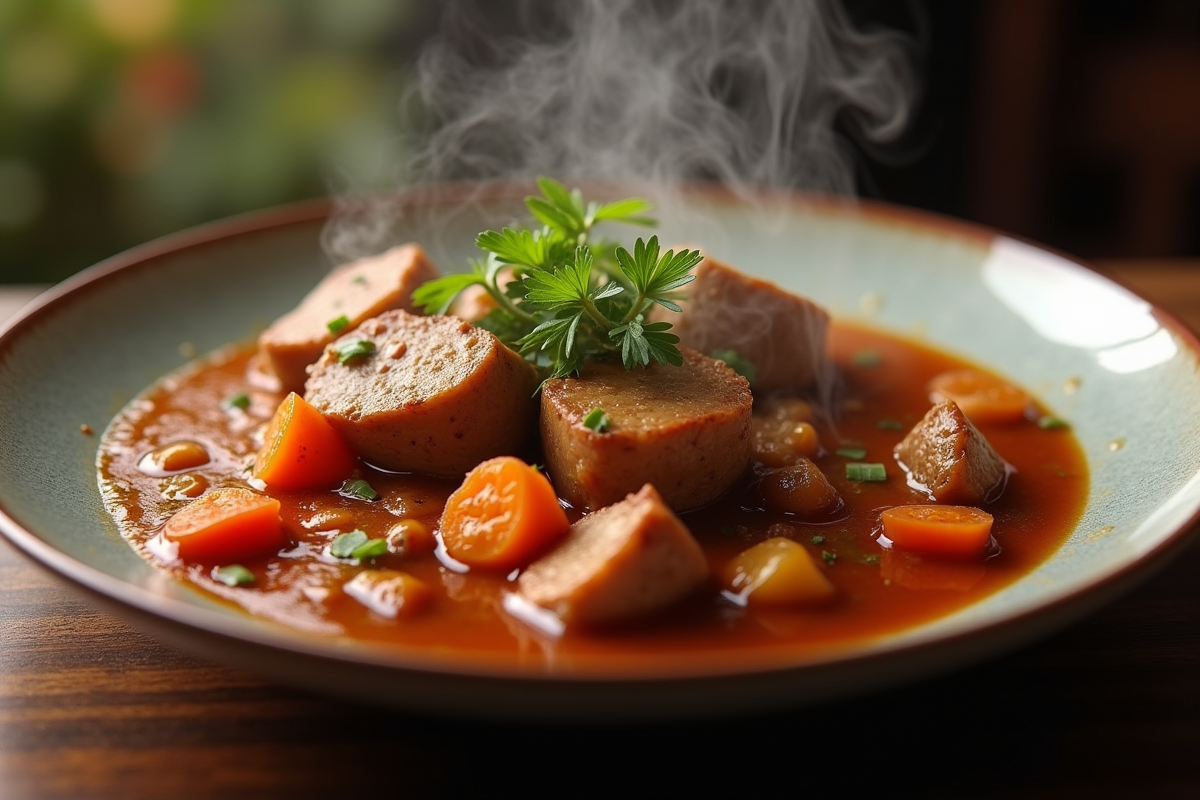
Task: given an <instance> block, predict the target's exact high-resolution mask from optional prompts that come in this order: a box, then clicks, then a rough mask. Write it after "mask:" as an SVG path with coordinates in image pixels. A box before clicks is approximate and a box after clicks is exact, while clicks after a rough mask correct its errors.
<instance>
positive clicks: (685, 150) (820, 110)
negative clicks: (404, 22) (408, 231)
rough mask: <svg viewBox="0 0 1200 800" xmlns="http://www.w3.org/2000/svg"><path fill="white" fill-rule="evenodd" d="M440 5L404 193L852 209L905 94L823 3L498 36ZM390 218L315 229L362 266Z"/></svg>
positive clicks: (567, 24)
mask: <svg viewBox="0 0 1200 800" xmlns="http://www.w3.org/2000/svg"><path fill="white" fill-rule="evenodd" d="M482 8H483V6H482V5H481V6H478V7H475V8H474V9H472V7H471V6H469V5H467V4H465V3H463V2H448V3H447V4H446V10H445V15H444V18H443V25H442V28H441V31H440V33H439V35H438V36H437V37H436V38H434V39H433V40H432V41H431V42H430V43H429V44H428V46H427V48H426V49H425V50H424V52H423V53H422V54H421V56H420V59H419V62H418V69H417V79H416V82H415V85H414V88H413V91H414V93H415V95H416V97H415V98H413V100H415V102H414V103H409V104H406V108H415V109H417V110H418V112H419V116H420V117H421V119H422V120H423V121H424V125H425V138H424V139H423V140H422V141H421V143H420V144H419V146H418V147H417V148H416V153H415V157H414V158H413V159H412V160H411V161H410V162H409V163H407V164H405V165H403V166H402V168H401V175H400V176H399V179H398V182H399V184H400V185H401V186H405V187H408V186H415V185H424V184H431V183H437V182H442V181H447V180H462V179H472V180H473V179H501V178H519V179H527V178H531V177H533V176H536V175H539V174H546V175H552V176H554V177H556V178H558V179H560V180H564V181H572V180H583V179H604V180H615V181H622V180H636V181H638V182H646V183H651V184H656V185H661V186H670V185H672V184H675V183H678V182H679V181H684V180H710V181H716V182H719V183H721V184H723V185H724V186H725V187H727V188H728V189H730V190H732V191H734V192H736V193H738V194H741V195H746V196H749V195H750V193H751V192H752V190H754V189H755V188H757V187H764V186H765V187H782V188H790V189H801V190H807V191H814V192H821V193H828V194H836V195H852V194H853V193H854V187H855V174H854V156H853V149H852V146H851V144H850V143H849V141H848V140H847V138H846V137H847V136H850V137H854V138H857V139H858V140H859V141H861V142H863V143H867V144H870V143H881V142H887V141H889V140H894V139H895V138H896V137H898V136H899V135H900V134H901V133H902V132H903V130H904V128H905V126H906V123H907V121H908V116H909V112H910V108H911V106H912V99H913V94H914V81H913V77H912V72H911V66H910V52H909V42H908V40H907V39H906V38H905V37H903V36H902V35H900V34H898V33H896V32H893V31H881V30H876V31H860V30H857V29H856V28H855V27H854V25H853V24H852V23H851V20H850V19H849V17H848V15H847V14H846V12H845V11H844V10H843V8H842V7H841V6H840V5H838V4H837V3H836V2H833V1H828V2H827V1H825V0H713V1H712V2H707V1H705V0H672V1H671V2H650V1H649V0H569V1H567V0H564V1H562V2H541V3H533V2H525V3H522V4H521V5H520V6H519V10H520V12H521V13H520V20H521V21H522V23H523V26H522V28H521V30H520V31H518V32H515V33H512V34H504V33H499V32H497V31H496V30H495V29H494V28H495V26H493V25H491V24H490V23H487V22H484V21H482V20H481V19H480V17H479V12H480V11H481V9H482ZM393 213H395V209H394V208H393V207H391V206H388V205H387V204H383V203H381V202H370V203H364V202H355V201H348V202H345V203H344V204H343V206H342V207H341V209H340V213H339V214H338V215H336V216H335V218H334V220H333V223H332V224H331V226H330V228H329V229H328V230H327V231H326V237H325V243H326V247H327V249H329V251H330V254H331V255H332V256H333V257H334V258H336V259H338V260H344V259H348V258H353V257H357V256H361V255H364V254H366V253H370V252H377V251H378V250H380V249H381V248H382V246H383V245H384V244H385V242H384V241H383V239H384V238H385V237H386V236H387V235H388V234H389V232H390V219H389V218H390V215H391V214H393Z"/></svg>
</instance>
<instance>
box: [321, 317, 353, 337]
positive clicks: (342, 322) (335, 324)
mask: <svg viewBox="0 0 1200 800" xmlns="http://www.w3.org/2000/svg"><path fill="white" fill-rule="evenodd" d="M349 324H350V318H349V317H347V316H346V315H345V314H342V315H341V316H340V317H338V318H337V319H331V320H329V322H326V323H325V327H326V328H329V332H330V333H337V332H338V331H341V330H345V329H346V326H348V325H349Z"/></svg>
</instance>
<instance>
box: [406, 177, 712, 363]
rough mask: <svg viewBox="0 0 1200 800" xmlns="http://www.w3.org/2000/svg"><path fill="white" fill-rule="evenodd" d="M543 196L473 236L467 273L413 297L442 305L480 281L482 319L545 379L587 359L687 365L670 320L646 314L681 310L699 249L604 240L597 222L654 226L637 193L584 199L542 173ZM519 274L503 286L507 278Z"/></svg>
mask: <svg viewBox="0 0 1200 800" xmlns="http://www.w3.org/2000/svg"><path fill="white" fill-rule="evenodd" d="M537 185H538V189H540V190H541V196H540V197H527V198H525V205H526V208H527V209H528V210H529V212H530V214H531V215H532V216H533V218H534V219H533V220H532V223H531V224H528V225H525V226H519V227H511V228H504V229H502V230H499V231H496V230H488V231H484V232H482V233H480V234H479V235H478V236H477V237H476V238H475V245H476V246H477V247H478V248H479V249H480V250H482V251H483V254H484V255H483V257H482V258H477V259H473V260H471V262H470V267H471V269H470V271H469V272H466V273H461V272H459V273H454V274H451V275H447V276H445V277H442V278H438V279H435V280H433V281H429V282H427V283H424V284H422V285H421V286H419V287H418V288H417V290H416V291H415V292H414V293H413V302H415V303H416V304H417V305H418V306H420V307H421V308H422V309H424V311H425V312H426V313H430V314H441V313H445V312H446V309H448V308H449V307H450V305H451V303H453V302H454V298H455V297H457V296H458V294H459V293H460V292H462V291H463V290H464V289H466V288H467V287H469V286H480V287H482V288H483V289H484V291H486V292H487V293H488V295H489V297H491V299H492V300H494V301H495V302H496V305H497V307H496V308H495V309H494V310H493V311H491V313H489V314H488V315H487V317H486V318H485V319H484V320H482V321H481V322H480V325H481V326H482V327H485V328H487V329H488V330H490V331H491V332H492V333H494V334H496V335H497V336H498V337H500V339H501V340H502V341H503V342H504V343H505V344H507V345H509V346H511V347H512V348H513V349H515V350H518V351H520V353H521V355H523V356H525V357H526V358H527V359H529V360H530V361H531V362H533V363H534V364H535V365H537V366H538V368H539V369H540V371H541V373H542V375H543V377H550V378H558V377H562V376H565V375H571V374H578V372H579V370H580V368H581V367H582V366H583V363H584V361H586V360H587V359H589V358H593V357H598V356H599V357H603V356H618V357H620V359H621V361H622V363H623V364H624V365H625V367H626V368H627V369H633V368H634V367H638V366H647V365H649V364H650V363H651V362H652V361H653V362H656V363H659V364H672V365H674V366H680V365H682V364H683V354H682V353H681V352H680V350H679V348H678V347H676V346H675V345H676V343H677V342H678V341H679V337H678V336H676V335H675V334H673V333H668V332H667V331H668V329H669V328H670V327H671V324H670V323H669V322H650V321H648V320H647V317H648V316H649V314H650V311H651V309H653V308H654V307H655V306H662V307H663V308H666V309H669V310H671V311H680V310H681V308H680V306H679V303H678V302H677V301H678V300H679V299H681V295H680V293H679V291H678V290H679V289H680V288H681V287H682V286H684V284H686V283H688V282H690V281H691V280H693V278H694V277H695V276H694V275H692V272H691V271H692V268H693V267H695V266H696V264H698V263H699V262H700V259H701V255H700V252H699V251H697V250H683V249H681V250H679V251H675V250H666V251H665V252H663V251H662V250H661V249H660V247H659V243H658V237H657V236H652V237H650V239H649V240H648V241H647V240H645V239H638V240H637V241H636V242H635V243H634V246H633V247H632V248H631V249H628V250H627V249H626V248H625V247H622V246H621V245H614V244H613V243H612V242H607V241H604V240H602V239H599V238H597V237H596V235H595V231H594V230H593V228H594V226H595V225H596V224H598V223H601V222H621V223H629V224H634V225H653V224H655V223H654V221H653V220H651V219H648V218H647V217H646V216H645V213H646V212H647V211H649V210H650V207H651V206H650V203H648V202H647V201H645V200H642V199H639V198H629V199H625V200H617V201H615V202H612V203H605V204H598V203H593V202H590V203H585V202H584V200H583V195H582V194H581V193H580V192H579V191H578V190H577V189H567V188H566V187H565V186H563V185H562V184H561V183H559V182H558V181H555V180H552V179H550V178H546V177H541V178H538V181H537ZM509 275H511V276H513V278H515V279H514V280H512V281H511V282H508V283H507V284H505V283H504V282H505V281H506V280H507V277H506V276H509Z"/></svg>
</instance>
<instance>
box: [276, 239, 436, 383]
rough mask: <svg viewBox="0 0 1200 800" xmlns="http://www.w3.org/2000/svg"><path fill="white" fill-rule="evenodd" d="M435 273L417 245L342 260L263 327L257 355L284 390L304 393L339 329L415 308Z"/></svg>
mask: <svg viewBox="0 0 1200 800" xmlns="http://www.w3.org/2000/svg"><path fill="white" fill-rule="evenodd" d="M436 277H438V272H437V270H436V269H435V268H434V267H433V265H432V264H431V263H430V262H429V259H428V258H427V257H426V255H425V251H424V250H422V249H421V248H420V247H419V246H417V245H415V244H406V245H400V246H399V247H393V248H392V249H391V250H388V251H387V252H385V253H382V254H380V255H377V256H372V257H370V258H363V259H359V260H358V261H352V262H350V263H348V264H343V265H341V266H339V267H337V268H335V269H334V270H333V271H332V272H330V273H329V274H328V275H327V276H325V278H324V280H322V281H321V282H320V283H318V284H317V285H316V286H315V287H313V289H312V290H311V291H310V292H309V293H308V294H307V295H305V297H304V299H303V300H301V301H300V304H299V305H298V306H296V308H294V309H292V310H291V311H289V312H288V313H286V314H284V315H283V316H282V317H279V318H278V319H277V320H275V321H274V322H273V323H271V325H270V326H269V327H268V328H267V329H266V330H265V331H263V332H262V334H261V335H260V336H259V337H258V347H259V354H260V356H261V357H262V359H263V361H264V362H265V363H266V365H267V366H268V367H269V368H270V370H271V371H272V372H273V373H274V374H275V375H276V376H277V377H278V378H279V381H280V384H281V386H282V389H283V391H285V392H296V393H300V392H301V391H303V389H304V381H305V379H306V378H307V373H306V370H307V368H308V366H309V365H310V364H312V363H313V362H314V361H316V360H317V359H318V358H320V357H321V351H322V350H324V349H325V345H327V344H329V343H330V342H332V341H333V340H334V338H335V337H336V336H337V335H338V334H339V333H340V332H345V331H350V330H353V329H354V328H357V327H358V326H359V325H360V324H361V323H362V322H363V321H364V320H367V319H370V318H371V317H375V316H378V315H379V314H382V313H383V312H384V311H389V310H391V309H395V308H400V309H404V310H406V311H411V310H413V305H412V293H413V290H414V289H416V288H417V287H418V286H420V285H421V284H422V283H424V282H425V281H428V280H432V279H434V278H436ZM331 323H335V324H333V326H332V327H333V329H334V330H332V331H331V330H330V324H331Z"/></svg>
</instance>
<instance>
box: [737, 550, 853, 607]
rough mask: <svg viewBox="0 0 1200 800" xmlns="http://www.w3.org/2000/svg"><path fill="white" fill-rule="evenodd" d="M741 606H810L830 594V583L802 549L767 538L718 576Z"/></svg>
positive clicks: (831, 592) (827, 597) (738, 557)
mask: <svg viewBox="0 0 1200 800" xmlns="http://www.w3.org/2000/svg"><path fill="white" fill-rule="evenodd" d="M721 577H722V578H723V580H724V582H725V586H726V588H727V589H728V591H729V592H730V594H731V595H732V596H733V597H734V598H736V600H737V601H738V602H740V603H742V604H743V605H771V606H787V605H810V604H815V603H823V602H825V601H827V600H829V599H830V598H832V597H833V595H834V588H833V584H832V583H830V582H829V579H828V578H826V577H825V575H824V573H822V572H821V568H820V567H819V566H817V562H816V561H814V560H813V558H812V556H810V555H809V553H808V551H807V550H805V549H804V547H803V546H802V545H800V544H797V543H796V542H794V541H792V540H791V539H785V538H782V537H777V538H774V539H767V540H766V541H764V542H760V543H759V544H756V545H754V546H753V547H751V548H750V549H748V550H745V551H743V552H742V553H740V554H739V555H738V556H737V557H736V558H734V559H733V561H731V562H730V563H729V564H727V565H726V566H725V569H724V570H723V571H722V573H721Z"/></svg>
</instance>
